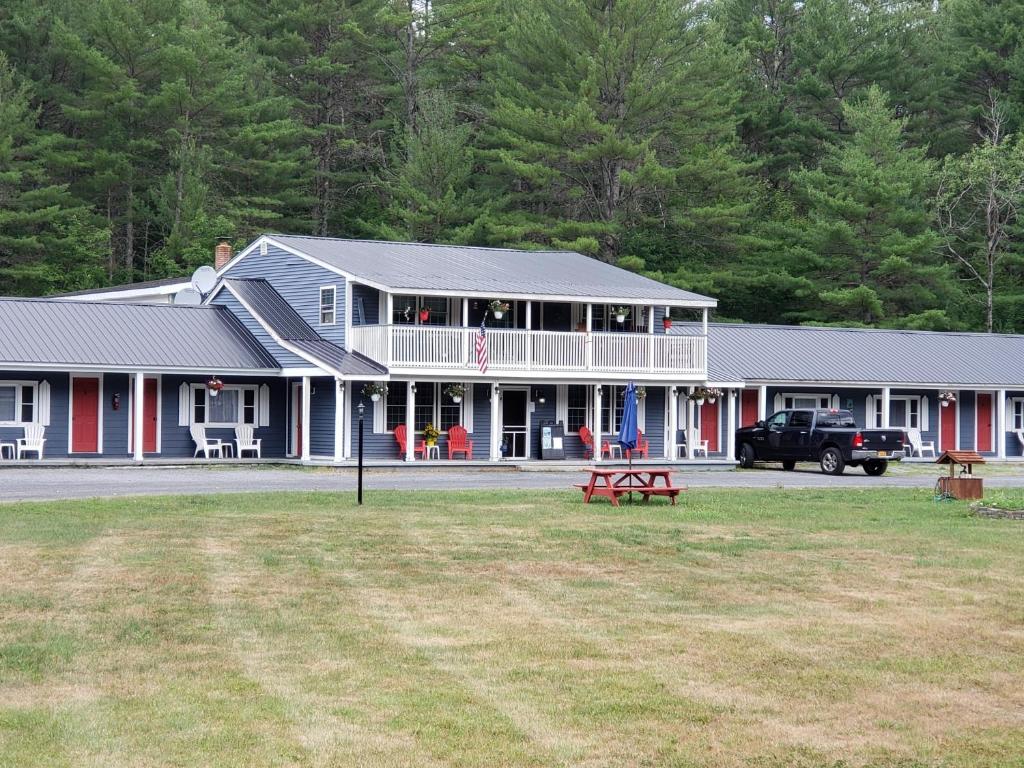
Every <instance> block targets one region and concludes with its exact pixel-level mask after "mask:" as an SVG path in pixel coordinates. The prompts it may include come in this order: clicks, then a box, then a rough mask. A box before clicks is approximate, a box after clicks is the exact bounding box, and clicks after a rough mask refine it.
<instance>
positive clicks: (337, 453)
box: [334, 379, 348, 461]
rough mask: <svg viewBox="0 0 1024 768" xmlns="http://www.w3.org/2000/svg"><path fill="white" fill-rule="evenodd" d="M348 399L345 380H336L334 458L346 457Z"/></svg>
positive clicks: (341, 458)
mask: <svg viewBox="0 0 1024 768" xmlns="http://www.w3.org/2000/svg"><path fill="white" fill-rule="evenodd" d="M347 408H348V401H347V400H346V399H345V382H343V381H342V380H341V379H335V380H334V460H335V461H342V460H343V459H344V458H345V410H346V409H347Z"/></svg>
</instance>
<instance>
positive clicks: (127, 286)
mask: <svg viewBox="0 0 1024 768" xmlns="http://www.w3.org/2000/svg"><path fill="white" fill-rule="evenodd" d="M190 281H191V278H190V277H187V276H182V277H165V278H162V279H160V280H145V281H143V282H140V283H122V284H121V285H108V286H107V287H106V288H86V289H85V290H82V291H68V292H66V293H57V294H54V295H53V296H50V297H48V298H51V299H63V298H66V297H71V296H92V295H94V294H104V293H123V292H125V291H143V290H146V289H148V288H168V289H169V288H171V287H174V286H179V285H181V286H187V285H190V284H191V282H190ZM169 292H170V291H168V293H169Z"/></svg>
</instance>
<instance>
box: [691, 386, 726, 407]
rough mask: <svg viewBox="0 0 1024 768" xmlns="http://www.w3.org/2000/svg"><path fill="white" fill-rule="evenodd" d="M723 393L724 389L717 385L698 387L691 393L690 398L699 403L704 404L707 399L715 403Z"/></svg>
mask: <svg viewBox="0 0 1024 768" xmlns="http://www.w3.org/2000/svg"><path fill="white" fill-rule="evenodd" d="M722 394H723V393H722V390H720V389H717V388H715V387H697V388H696V389H695V390H693V392H691V393H690V394H689V398H690V399H691V400H693V402H695V403H696V404H697V405H704V402H705V401H707V402H709V403H714V402H715V401H716V400H717V399H718V398H720V397H721V396H722Z"/></svg>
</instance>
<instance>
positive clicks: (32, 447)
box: [17, 424, 46, 461]
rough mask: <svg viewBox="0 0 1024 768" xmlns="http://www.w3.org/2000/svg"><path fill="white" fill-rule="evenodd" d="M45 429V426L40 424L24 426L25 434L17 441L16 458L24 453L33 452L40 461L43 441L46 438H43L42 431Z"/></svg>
mask: <svg viewBox="0 0 1024 768" xmlns="http://www.w3.org/2000/svg"><path fill="white" fill-rule="evenodd" d="M45 431H46V427H44V426H43V425H42V424H28V425H26V427H25V436H24V437H22V438H20V439H19V440H18V443H17V451H18V458H19V459H20V458H21V457H22V456H23V455H24V454H26V453H34V454H36V456H37V457H38V458H39V460H40V461H42V459H43V443H45V442H46V440H45V439H44V438H43V433H44V432H45Z"/></svg>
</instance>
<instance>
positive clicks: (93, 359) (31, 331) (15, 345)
mask: <svg viewBox="0 0 1024 768" xmlns="http://www.w3.org/2000/svg"><path fill="white" fill-rule="evenodd" d="M33 367H34V368H40V369H48V370H52V369H64V368H67V369H77V370H82V369H89V368H93V369H103V370H125V369H127V370H147V371H157V370H188V371H205V372H211V373H214V372H225V371H246V372H248V371H253V372H259V371H277V370H279V369H280V365H278V363H277V361H276V360H275V359H274V358H273V357H272V356H271V355H270V353H268V352H267V351H266V350H265V349H264V348H263V347H262V345H260V343H259V342H258V341H257V340H256V339H255V338H254V337H253V336H252V334H251V333H249V331H247V330H246V329H245V327H244V326H243V325H242V324H241V323H240V322H239V321H238V319H237V318H236V317H235V316H234V315H232V314H231V312H229V311H227V310H226V309H224V308H223V307H187V306H176V305H173V304H132V303H115V302H87V301H70V300H57V299H13V298H9V299H0V368H8V369H12V368H17V369H28V368H33Z"/></svg>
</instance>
